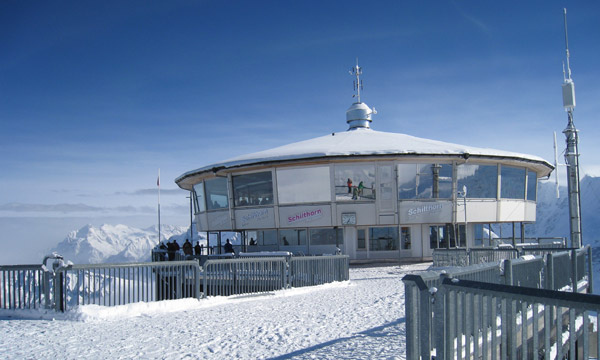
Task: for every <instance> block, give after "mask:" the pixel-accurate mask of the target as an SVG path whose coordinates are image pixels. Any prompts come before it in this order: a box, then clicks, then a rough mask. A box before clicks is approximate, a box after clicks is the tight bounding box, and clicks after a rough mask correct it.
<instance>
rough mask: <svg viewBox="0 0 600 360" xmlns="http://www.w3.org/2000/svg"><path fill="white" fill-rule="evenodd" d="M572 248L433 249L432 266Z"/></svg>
mask: <svg viewBox="0 0 600 360" xmlns="http://www.w3.org/2000/svg"><path fill="white" fill-rule="evenodd" d="M567 250H574V249H571V248H564V247H546V246H544V247H541V246H524V247H517V248H513V247H473V248H469V249H466V248H454V249H434V250H433V266H435V267H445V266H468V265H475V264H483V263H488V262H498V261H503V260H508V259H516V258H519V257H521V256H525V255H538V256H544V255H546V254H550V253H556V252H564V251H567Z"/></svg>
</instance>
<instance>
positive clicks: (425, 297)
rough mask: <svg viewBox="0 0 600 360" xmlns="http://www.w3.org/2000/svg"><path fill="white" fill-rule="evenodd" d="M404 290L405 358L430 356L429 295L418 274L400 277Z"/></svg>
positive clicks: (427, 357) (426, 357)
mask: <svg viewBox="0 0 600 360" xmlns="http://www.w3.org/2000/svg"><path fill="white" fill-rule="evenodd" d="M402 281H403V282H404V289H405V292H406V297H405V299H406V301H405V303H404V309H405V310H404V313H405V321H406V358H407V359H409V360H411V359H429V358H430V357H431V351H430V350H431V341H432V339H431V297H430V294H429V291H428V290H429V289H428V288H427V285H426V284H425V282H424V281H423V279H422V278H421V276H419V275H412V274H409V275H406V276H404V277H403V278H402Z"/></svg>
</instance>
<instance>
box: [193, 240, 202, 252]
mask: <svg viewBox="0 0 600 360" xmlns="http://www.w3.org/2000/svg"><path fill="white" fill-rule="evenodd" d="M194 254H195V255H202V246H200V241H196V246H194Z"/></svg>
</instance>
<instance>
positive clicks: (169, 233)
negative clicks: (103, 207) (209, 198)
mask: <svg viewBox="0 0 600 360" xmlns="http://www.w3.org/2000/svg"><path fill="white" fill-rule="evenodd" d="M160 230H161V231H160V232H161V239H170V238H177V239H178V242H179V243H180V244H182V243H183V242H182V241H181V239H182V238H183V241H185V237H186V233H187V232H188V231H189V228H186V227H184V226H171V225H162V226H161V229H160ZM188 237H189V236H188ZM157 243H158V227H157V226H153V227H150V228H147V229H136V228H133V227H129V226H127V225H107V224H105V225H102V226H100V227H94V226H92V225H86V226H84V227H82V228H81V229H79V230H77V231H72V232H71V233H70V234H69V235H67V237H66V238H65V239H64V240H63V241H61V242H60V243H58V245H57V246H56V247H55V248H53V249H52V250H51V252H57V253H59V254H61V255H62V256H64V258H65V259H68V260H71V261H72V262H73V263H75V264H88V263H92V264H94V263H101V262H108V263H120V262H144V261H150V257H151V250H152V248H154V247H155V246H156V244H157Z"/></svg>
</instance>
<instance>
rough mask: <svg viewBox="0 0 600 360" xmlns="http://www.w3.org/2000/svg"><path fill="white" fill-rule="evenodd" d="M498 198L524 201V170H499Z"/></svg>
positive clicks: (503, 168)
mask: <svg viewBox="0 0 600 360" xmlns="http://www.w3.org/2000/svg"><path fill="white" fill-rule="evenodd" d="M500 179H501V180H502V181H501V183H500V197H501V198H503V199H525V169H523V168H516V167H511V166H504V165H503V166H502V167H501V168H500Z"/></svg>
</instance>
